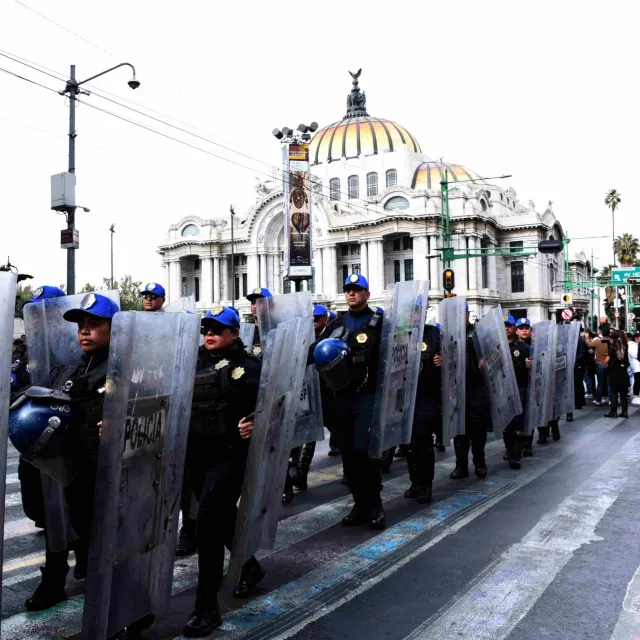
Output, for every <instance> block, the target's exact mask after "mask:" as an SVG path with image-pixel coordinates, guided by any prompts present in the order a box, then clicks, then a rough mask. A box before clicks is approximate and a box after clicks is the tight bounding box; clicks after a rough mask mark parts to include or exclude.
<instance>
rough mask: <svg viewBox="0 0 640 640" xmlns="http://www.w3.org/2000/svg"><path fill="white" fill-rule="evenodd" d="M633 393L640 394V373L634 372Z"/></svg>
mask: <svg viewBox="0 0 640 640" xmlns="http://www.w3.org/2000/svg"><path fill="white" fill-rule="evenodd" d="M633 395H634V396H637V395H640V373H634V374H633Z"/></svg>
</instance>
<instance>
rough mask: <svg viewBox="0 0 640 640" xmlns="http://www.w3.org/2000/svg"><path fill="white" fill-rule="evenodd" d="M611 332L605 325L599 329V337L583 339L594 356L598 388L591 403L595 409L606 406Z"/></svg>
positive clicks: (607, 400)
mask: <svg viewBox="0 0 640 640" xmlns="http://www.w3.org/2000/svg"><path fill="white" fill-rule="evenodd" d="M610 332H611V330H610V328H609V327H608V326H607V325H603V326H601V328H600V337H598V338H594V339H593V340H592V339H591V338H587V339H585V342H586V343H587V346H588V347H590V348H592V349H593V350H594V351H595V354H596V378H597V382H598V386H597V387H596V399H595V400H594V401H593V404H595V405H596V406H597V407H599V406H600V405H601V404H605V405H606V404H608V402H609V390H608V387H607V370H608V368H607V362H606V360H607V357H608V355H609V346H610V340H609V334H610Z"/></svg>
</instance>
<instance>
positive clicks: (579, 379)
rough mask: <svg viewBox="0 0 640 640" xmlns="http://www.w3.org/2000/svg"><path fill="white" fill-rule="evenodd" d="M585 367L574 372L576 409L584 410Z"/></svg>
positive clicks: (576, 368)
mask: <svg viewBox="0 0 640 640" xmlns="http://www.w3.org/2000/svg"><path fill="white" fill-rule="evenodd" d="M584 369H585V368H584V367H583V366H576V367H575V369H574V370H573V391H574V395H575V408H576V409H582V407H584V405H585V398H584Z"/></svg>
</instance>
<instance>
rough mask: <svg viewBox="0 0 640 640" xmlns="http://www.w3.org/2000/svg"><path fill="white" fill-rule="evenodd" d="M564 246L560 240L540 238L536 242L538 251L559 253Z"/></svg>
mask: <svg viewBox="0 0 640 640" xmlns="http://www.w3.org/2000/svg"><path fill="white" fill-rule="evenodd" d="M563 248H564V243H563V242H562V240H541V241H540V242H538V251H539V252H540V253H561V252H562V250H563Z"/></svg>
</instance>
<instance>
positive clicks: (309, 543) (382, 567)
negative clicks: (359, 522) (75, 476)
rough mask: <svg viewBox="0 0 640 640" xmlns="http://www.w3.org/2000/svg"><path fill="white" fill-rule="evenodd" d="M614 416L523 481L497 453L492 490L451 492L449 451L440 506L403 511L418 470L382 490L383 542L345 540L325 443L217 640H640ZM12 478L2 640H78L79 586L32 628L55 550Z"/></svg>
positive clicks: (581, 416)
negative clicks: (259, 578)
mask: <svg viewBox="0 0 640 640" xmlns="http://www.w3.org/2000/svg"><path fill="white" fill-rule="evenodd" d="M633 409H634V412H632V413H631V417H630V418H629V419H628V420H612V419H606V418H604V417H603V414H604V412H605V410H604V409H603V408H601V407H589V408H587V409H585V410H584V411H578V412H576V414H575V416H576V420H575V422H573V423H572V424H566V423H564V422H561V432H562V439H561V440H560V441H559V442H557V443H556V442H552V443H550V444H548V445H546V446H537V447H535V449H534V456H533V458H526V459H524V460H523V466H522V469H521V470H520V471H513V470H510V469H509V468H508V466H507V463H505V462H503V460H502V452H503V446H502V443H501V442H498V441H492V440H491V439H490V440H489V442H488V444H487V454H488V466H489V475H488V476H487V478H486V479H485V480H479V479H478V478H475V477H471V478H469V479H468V480H463V481H457V482H454V481H452V480H449V478H448V475H449V473H450V471H451V470H452V469H453V458H452V453H453V452H452V450H451V449H448V450H447V452H446V453H444V454H438V463H437V465H436V483H435V487H434V489H435V491H434V502H433V504H432V505H429V506H426V507H425V506H421V505H418V504H416V503H415V502H413V501H409V500H406V499H404V498H403V496H402V493H403V492H404V490H405V489H406V487H407V486H408V478H407V476H406V463H405V462H404V460H399V459H397V460H396V461H395V462H394V464H393V466H392V470H391V473H390V474H388V475H386V476H385V477H384V490H383V499H384V501H385V509H386V512H387V522H388V527H387V530H386V531H384V532H372V531H369V530H367V529H366V528H356V529H345V528H344V527H342V526H341V525H340V519H341V518H342V516H343V515H344V514H345V513H347V512H348V510H349V508H350V506H351V501H350V499H349V496H348V492H347V490H346V487H344V486H343V485H341V484H340V479H341V473H342V471H341V465H340V460H339V458H338V459H336V458H329V457H327V455H326V452H327V443H326V441H325V442H324V443H320V444H319V446H318V449H317V452H316V457H315V459H314V463H313V465H312V473H311V474H310V488H309V491H308V492H307V493H304V494H303V493H299V494H296V498H295V500H294V503H293V504H292V505H291V506H289V507H285V508H284V509H283V514H282V521H281V523H280V528H279V532H278V538H277V541H276V545H275V548H274V549H272V550H270V551H266V552H262V559H261V562H262V564H263V566H264V568H265V570H266V571H267V577H266V578H265V580H264V581H263V583H262V585H261V593H259V594H258V595H257V596H256V597H254V598H252V599H250V600H248V601H244V602H238V601H235V600H233V598H232V597H231V593H230V591H231V589H230V587H229V586H228V585H226V586H225V587H224V588H223V591H222V593H221V605H222V609H223V614H224V615H225V621H224V624H223V626H222V628H221V629H219V630H217V631H216V632H214V634H213V635H212V636H211V637H213V638H225V639H240V638H242V639H243V640H244V639H260V640H266V639H268V638H296V639H300V640H302V639H304V640H334V639H336V640H337V639H344V638H349V639H354V640H359V639H363V640H364V639H367V640H378V639H380V640H382V639H385V640H396V639H397V640H404V639H409V638H411V639H413V640H422V639H429V640H450V639H456V638H470V639H473V640H476V639H487V640H489V639H490V640H501V639H503V638H505V639H506V638H510V639H518V640H529V639H531V640H533V639H534V638H535V639H540V638H543V639H544V638H553V639H558V640H572V639H574V638H575V639H576V640H577V639H580V640H592V639H593V640H609V639H610V638H613V639H615V640H623V639H629V640H631V639H634V640H635V639H636V638H638V637H640V544H638V539H639V536H638V532H639V531H640V508H639V507H640V411H637V408H636V407H634V408H633ZM9 456H10V457H9V465H8V469H7V483H8V484H7V496H6V502H5V505H6V524H5V557H4V573H3V604H2V618H3V620H2V633H1V638H2V640H17V639H18V638H20V639H24V638H29V639H33V640H45V639H46V640H57V639H62V638H70V637H79V636H78V635H77V634H78V632H79V629H80V621H81V616H82V603H83V601H82V596H81V594H82V584H81V583H78V582H76V581H75V580H73V578H72V577H71V575H70V576H69V578H68V583H67V585H68V594H69V597H70V600H69V601H68V602H66V603H63V604H61V605H59V606H57V607H55V608H54V609H52V610H50V611H47V612H44V613H41V614H26V613H24V610H23V602H24V600H25V599H26V598H27V597H28V596H29V595H30V594H31V593H32V591H33V590H34V589H35V587H36V586H37V584H38V581H39V566H40V564H41V563H42V559H43V548H44V538H43V536H42V535H41V534H40V533H38V531H37V530H35V528H34V527H33V525H32V524H31V522H30V521H28V520H27V519H26V518H25V517H24V514H23V512H22V509H21V504H20V493H19V485H18V482H17V476H16V473H17V455H16V453H15V451H10V454H9ZM196 575H197V563H196V558H195V557H192V558H187V559H182V560H180V561H178V562H177V563H176V568H175V572H174V584H173V593H174V595H173V597H172V600H171V607H170V610H169V611H167V612H166V615H164V616H163V617H162V618H161V619H158V620H157V621H156V624H155V625H154V626H153V627H152V628H151V629H150V630H148V631H147V632H145V634H144V635H143V638H146V639H147V640H151V639H153V640H169V639H173V638H176V637H180V633H181V629H182V625H183V624H184V622H185V621H186V619H187V617H188V615H189V612H190V610H191V607H192V605H193V600H194V586H195V579H196Z"/></svg>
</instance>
